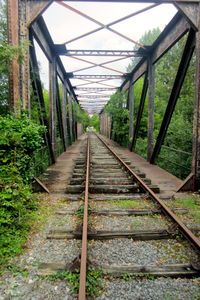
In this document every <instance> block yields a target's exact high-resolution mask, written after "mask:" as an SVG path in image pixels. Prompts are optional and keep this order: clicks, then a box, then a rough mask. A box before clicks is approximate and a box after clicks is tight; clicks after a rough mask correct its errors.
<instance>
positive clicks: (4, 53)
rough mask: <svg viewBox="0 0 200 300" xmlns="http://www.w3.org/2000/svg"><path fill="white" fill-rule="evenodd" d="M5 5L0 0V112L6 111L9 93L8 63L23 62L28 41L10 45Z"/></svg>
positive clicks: (3, 1) (3, 0)
mask: <svg viewBox="0 0 200 300" xmlns="http://www.w3.org/2000/svg"><path fill="white" fill-rule="evenodd" d="M6 10H7V5H6V1H5V0H0V61H1V64H0V114H1V115H5V114H7V113H8V111H9V109H8V105H9V93H8V90H9V89H8V75H9V65H10V63H11V62H12V60H13V59H16V60H17V61H18V62H19V63H20V64H21V63H23V59H24V54H25V53H26V51H27V48H28V46H29V42H28V41H24V42H23V43H21V45H19V46H17V45H10V44H9V43H8V36H7V17H6Z"/></svg>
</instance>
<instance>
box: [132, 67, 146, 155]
mask: <svg viewBox="0 0 200 300" xmlns="http://www.w3.org/2000/svg"><path fill="white" fill-rule="evenodd" d="M147 90H148V72H147V71H146V73H145V78H144V83H143V88H142V94H141V99H140V105H139V108H138V113H137V119H136V124H135V129H134V135H133V140H132V144H131V147H130V151H132V150H133V149H134V148H135V145H136V139H137V135H138V132H139V127H140V123H141V119H142V114H143V110H144V103H145V99H146V95H147Z"/></svg>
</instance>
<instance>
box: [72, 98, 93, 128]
mask: <svg viewBox="0 0 200 300" xmlns="http://www.w3.org/2000/svg"><path fill="white" fill-rule="evenodd" d="M73 111H74V116H75V120H76V122H78V123H81V124H82V125H83V129H84V130H86V128H87V127H88V126H89V125H90V117H89V115H88V113H86V112H85V111H84V110H83V109H82V108H81V107H80V105H78V104H77V103H73Z"/></svg>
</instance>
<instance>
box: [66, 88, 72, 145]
mask: <svg viewBox="0 0 200 300" xmlns="http://www.w3.org/2000/svg"><path fill="white" fill-rule="evenodd" d="M65 90H66V96H67V97H66V103H67V140H68V144H69V145H71V144H72V139H71V129H70V128H71V127H70V113H69V94H68V91H67V87H66V86H65Z"/></svg>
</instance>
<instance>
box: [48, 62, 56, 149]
mask: <svg viewBox="0 0 200 300" xmlns="http://www.w3.org/2000/svg"><path fill="white" fill-rule="evenodd" d="M56 93H57V91H56V58H55V57H53V58H52V61H51V62H49V97H50V99H49V100H50V134H51V143H52V148H53V151H54V153H56V136H57V132H56V121H57V118H56V98H57V94H56Z"/></svg>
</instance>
